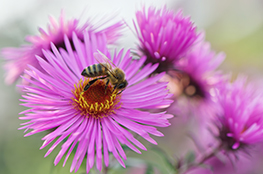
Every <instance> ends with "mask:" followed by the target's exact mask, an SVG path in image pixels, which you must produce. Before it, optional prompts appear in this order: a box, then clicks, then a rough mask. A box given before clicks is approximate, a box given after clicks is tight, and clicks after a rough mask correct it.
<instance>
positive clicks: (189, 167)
mask: <svg viewBox="0 0 263 174" xmlns="http://www.w3.org/2000/svg"><path fill="white" fill-rule="evenodd" d="M222 147H223V144H222V143H221V144H219V145H218V146H216V147H215V148H214V149H213V150H212V151H210V152H209V153H205V154H204V155H203V157H201V158H200V160H197V161H195V162H193V163H190V164H187V166H186V169H182V170H180V168H179V172H178V174H186V172H189V171H190V170H193V169H195V168H196V167H198V166H200V165H202V164H204V163H205V162H206V161H207V160H209V159H210V158H212V157H214V156H216V154H217V153H218V152H219V151H220V150H221V149H222Z"/></svg>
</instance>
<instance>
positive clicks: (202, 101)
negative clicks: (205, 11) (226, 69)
mask: <svg viewBox="0 0 263 174" xmlns="http://www.w3.org/2000/svg"><path fill="white" fill-rule="evenodd" d="M224 59H225V55H224V54H223V53H219V54H216V53H215V52H214V51H213V50H211V48H210V44H209V43H207V42H199V43H198V44H196V45H195V46H194V47H193V48H192V49H191V51H189V52H188V53H187V54H186V55H185V57H184V58H182V59H180V60H179V61H178V62H177V63H176V64H175V65H174V66H177V71H174V72H173V74H174V75H173V74H172V72H169V74H170V75H172V76H173V77H172V78H173V79H175V80H177V81H176V82H175V83H174V86H175V85H176V86H177V87H178V86H179V87H178V89H177V91H176V92H177V95H178V97H177V98H176V102H175V103H174V104H173V105H172V108H171V110H172V112H174V113H177V114H176V115H182V114H183V115H184V114H186V115H192V114H195V115H201V116H202V117H206V118H207V116H208V115H213V114H214V113H213V112H214V111H215V110H216V107H217V106H215V105H216V104H215V88H217V87H218V86H220V85H222V84H224V83H225V82H226V81H227V76H224V75H223V74H222V73H221V72H220V71H218V70H217V68H218V67H219V66H220V65H221V63H222V62H223V60H224ZM172 85H173V84H170V86H171V88H175V87H173V86H172Z"/></svg>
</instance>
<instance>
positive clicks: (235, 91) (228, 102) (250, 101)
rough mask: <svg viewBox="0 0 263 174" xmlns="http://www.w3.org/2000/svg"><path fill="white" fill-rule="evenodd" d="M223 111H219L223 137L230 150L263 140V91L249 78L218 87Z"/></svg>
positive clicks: (240, 78) (225, 146) (221, 137)
mask: <svg viewBox="0 0 263 174" xmlns="http://www.w3.org/2000/svg"><path fill="white" fill-rule="evenodd" d="M217 97H218V102H219V105H220V112H219V113H218V114H217V115H218V122H217V123H218V128H219V135H218V137H219V140H221V141H222V143H223V144H224V148H225V149H226V150H232V151H236V150H238V149H241V148H244V147H247V146H250V145H255V144H257V143H259V142H262V141H263V102H262V97H263V95H262V93H259V92H258V91H256V89H255V87H254V86H253V85H252V84H247V85H246V78H244V77H241V76H240V77H238V79H237V80H236V81H235V82H233V83H232V84H231V83H228V84H226V85H224V86H222V87H221V88H219V90H218V94H217Z"/></svg>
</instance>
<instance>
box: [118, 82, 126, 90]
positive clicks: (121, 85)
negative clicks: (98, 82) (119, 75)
mask: <svg viewBox="0 0 263 174" xmlns="http://www.w3.org/2000/svg"><path fill="white" fill-rule="evenodd" d="M125 86H126V85H125V84H124V83H121V84H119V86H118V89H122V88H125Z"/></svg>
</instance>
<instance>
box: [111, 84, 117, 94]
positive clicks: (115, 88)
mask: <svg viewBox="0 0 263 174" xmlns="http://www.w3.org/2000/svg"><path fill="white" fill-rule="evenodd" d="M116 88H117V85H115V86H114V89H113V90H112V93H113V92H114V91H115V89H116Z"/></svg>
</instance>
